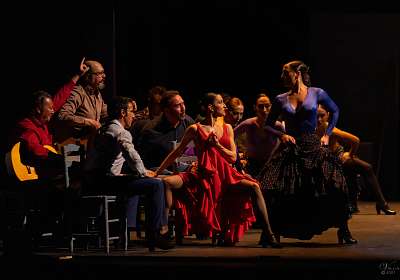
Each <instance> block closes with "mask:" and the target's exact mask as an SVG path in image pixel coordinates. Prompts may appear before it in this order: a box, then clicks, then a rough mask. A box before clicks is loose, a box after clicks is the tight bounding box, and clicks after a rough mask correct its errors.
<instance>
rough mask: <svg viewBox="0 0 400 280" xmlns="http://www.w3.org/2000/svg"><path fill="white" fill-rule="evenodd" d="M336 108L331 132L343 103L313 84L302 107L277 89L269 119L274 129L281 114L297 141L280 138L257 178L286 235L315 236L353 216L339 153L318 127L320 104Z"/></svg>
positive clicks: (277, 229)
mask: <svg viewBox="0 0 400 280" xmlns="http://www.w3.org/2000/svg"><path fill="white" fill-rule="evenodd" d="M319 104H322V105H324V106H325V107H326V108H327V110H328V111H329V112H330V114H331V120H330V123H329V126H328V129H327V134H328V135H330V134H331V133H332V130H333V128H334V127H335V125H336V123H337V120H338V117H339V109H338V107H337V106H336V104H335V103H334V102H333V101H332V99H331V98H330V97H329V96H328V94H327V93H326V92H325V91H324V90H323V89H320V88H315V87H310V88H308V92H307V95H306V97H305V99H304V102H303V103H302V104H298V106H297V108H293V106H292V105H291V104H290V103H289V100H288V93H284V94H280V95H278V96H277V97H276V98H275V99H274V102H273V105H272V108H271V112H270V114H269V116H268V119H267V121H266V125H267V126H268V129H269V130H270V131H271V132H272V133H275V134H276V135H277V136H278V135H280V134H282V132H280V131H277V130H275V129H273V128H272V127H273V124H274V123H275V121H276V120H277V119H278V117H280V119H281V120H283V121H285V128H286V134H288V135H290V136H293V137H294V138H295V139H296V145H294V144H281V146H280V147H279V148H278V149H277V152H276V153H275V154H274V155H273V156H272V157H271V159H270V160H269V161H268V162H267V163H266V164H265V166H264V167H263V169H262V170H261V172H260V174H259V175H258V177H257V179H258V180H259V182H260V184H261V188H262V190H263V192H264V194H265V195H266V199H267V200H268V201H269V206H270V216H271V226H272V228H273V230H274V232H275V233H277V234H280V235H282V236H284V237H291V238H298V239H303V240H307V239H311V238H312V237H313V235H315V234H321V233H322V232H323V231H325V230H327V229H329V228H330V227H340V226H341V225H343V224H344V223H345V222H347V219H348V218H349V208H348V196H347V186H346V183H345V179H344V176H343V171H342V167H341V163H340V161H339V158H338V157H337V156H336V155H334V154H333V153H331V152H330V151H329V149H328V147H321V145H320V137H318V136H317V135H316V133H315V130H316V127H317V109H318V105H319Z"/></svg>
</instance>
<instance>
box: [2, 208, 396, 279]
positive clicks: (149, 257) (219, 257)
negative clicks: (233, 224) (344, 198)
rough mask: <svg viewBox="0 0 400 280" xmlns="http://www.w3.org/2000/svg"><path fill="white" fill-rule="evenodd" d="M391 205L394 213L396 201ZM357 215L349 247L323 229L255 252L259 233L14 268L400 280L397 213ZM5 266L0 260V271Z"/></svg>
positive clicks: (42, 258)
mask: <svg viewBox="0 0 400 280" xmlns="http://www.w3.org/2000/svg"><path fill="white" fill-rule="evenodd" d="M390 206H391V208H392V209H394V210H396V211H397V212H398V213H399V212H400V202H392V203H390ZM359 208H360V213H359V214H355V215H353V218H352V219H351V220H350V229H351V231H352V234H353V237H354V238H356V239H358V241H359V243H358V244H356V245H339V244H338V243H337V237H336V231H337V229H329V230H328V231H326V232H324V233H323V234H322V235H320V236H315V237H314V238H313V239H311V240H309V241H300V240H296V239H289V238H282V239H281V243H282V244H283V246H284V248H283V249H272V248H261V247H260V246H258V245H257V241H258V239H259V236H260V230H258V229H254V230H250V231H249V232H248V233H246V235H245V237H244V238H243V240H242V241H241V242H239V243H238V244H237V245H236V246H235V247H212V246H211V241H210V240H196V239H195V238H194V237H191V238H185V239H184V244H183V245H182V246H177V247H175V248H174V249H171V250H169V251H162V250H159V249H157V251H156V252H153V253H151V252H149V251H148V249H147V248H144V247H143V246H142V245H141V244H140V243H139V244H136V245H132V246H130V247H129V248H128V251H127V252H125V251H123V250H121V249H112V250H111V253H110V255H109V256H106V254H105V253H104V251H103V250H89V251H85V250H82V249H77V250H76V252H75V253H74V254H73V255H71V254H69V253H68V250H67V249H64V250H63V249H57V250H54V249H53V250H44V251H42V252H37V253H35V254H34V255H33V256H32V257H29V258H24V260H22V259H21V260H20V264H22V262H29V264H30V265H28V267H29V268H30V269H31V271H32V272H31V273H36V272H39V271H38V270H37V269H39V268H40V271H46V273H45V274H44V275H47V276H51V277H53V276H55V274H57V275H58V274H59V275H58V276H61V277H62V278H64V279H70V278H75V277H80V276H85V277H84V278H85V279H92V278H93V279H98V278H102V277H104V278H106V276H107V277H114V276H116V277H117V276H118V277H119V276H121V277H122V275H123V274H124V273H128V274H130V273H133V274H135V273H137V274H140V275H142V274H144V275H146V276H156V277H161V278H165V277H166V278H168V279H176V278H185V279H204V278H207V277H208V275H210V274H213V275H216V276H217V275H218V277H229V278H234V279H244V278H248V277H253V276H254V277H266V278H269V279H271V278H270V277H272V276H273V278H275V277H276V278H282V277H284V276H289V275H295V276H297V278H296V279H310V277H311V279H312V278H315V279H319V277H324V279H337V278H338V277H342V278H345V279H347V277H349V276H351V277H356V278H357V279H358V278H360V279H400V214H397V215H393V216H386V215H377V214H376V211H375V204H374V203H373V202H360V203H359ZM10 262H11V261H10V260H9V259H7V258H5V257H3V258H2V261H1V265H2V266H4V267H6V266H9V265H10ZM13 264H16V260H14V261H13ZM21 267H22V266H21ZM23 271H24V270H23ZM23 271H21V272H23ZM27 271H29V270H27ZM25 272H26V271H25ZM54 273H55V274H54ZM260 274H265V275H264V276H262V275H260ZM185 275H186V276H185ZM58 276H57V277H58ZM51 277H50V278H51ZM118 277H117V278H116V279H119V278H118ZM133 277H134V276H133ZM210 277H211V276H210Z"/></svg>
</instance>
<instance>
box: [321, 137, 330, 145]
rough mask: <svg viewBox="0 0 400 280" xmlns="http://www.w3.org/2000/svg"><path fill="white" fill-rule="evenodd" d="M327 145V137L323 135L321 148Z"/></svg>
mask: <svg viewBox="0 0 400 280" xmlns="http://www.w3.org/2000/svg"><path fill="white" fill-rule="evenodd" d="M328 144H329V135H326V134H325V135H324V136H322V137H321V146H328Z"/></svg>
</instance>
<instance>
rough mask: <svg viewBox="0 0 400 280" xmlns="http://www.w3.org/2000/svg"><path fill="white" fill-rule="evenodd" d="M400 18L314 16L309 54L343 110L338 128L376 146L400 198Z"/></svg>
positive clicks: (390, 192) (386, 186)
mask: <svg viewBox="0 0 400 280" xmlns="http://www.w3.org/2000/svg"><path fill="white" fill-rule="evenodd" d="M398 26H400V16H399V15H398V14H382V13H343V12H340V13H339V12H336V13H332V12H330V13H327V12H324V13H314V14H313V15H312V16H310V40H309V44H310V47H309V52H310V54H311V57H310V64H311V65H312V67H313V68H312V70H313V75H312V76H313V78H314V81H315V82H316V83H317V84H319V85H320V86H321V87H324V88H325V89H326V90H327V91H328V93H329V94H330V95H331V96H332V97H333V98H334V100H335V101H336V102H337V104H338V105H339V107H340V109H341V115H340V120H339V123H338V127H340V128H343V129H344V130H348V131H350V132H353V133H354V134H356V135H358V136H359V137H360V138H361V141H366V142H372V144H373V145H372V147H371V148H372V151H371V152H372V154H373V156H374V158H375V161H373V162H372V163H373V164H374V167H375V169H376V171H377V173H378V175H379V178H380V182H381V187H382V189H383V191H384V193H385V194H386V195H387V196H389V197H394V196H395V197H398V196H399V181H398V170H399V149H398V143H399V132H398V130H399V108H400V107H399V97H398V96H399V93H400V92H399V86H400V84H399V78H400V72H399V67H400V66H399V63H400V60H399V54H400V36H399V35H400V32H399V31H398Z"/></svg>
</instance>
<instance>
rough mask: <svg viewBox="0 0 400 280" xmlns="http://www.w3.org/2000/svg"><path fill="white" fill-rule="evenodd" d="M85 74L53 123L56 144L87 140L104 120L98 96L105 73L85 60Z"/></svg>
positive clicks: (100, 96) (94, 64) (100, 100)
mask: <svg viewBox="0 0 400 280" xmlns="http://www.w3.org/2000/svg"><path fill="white" fill-rule="evenodd" d="M85 64H86V65H87V66H88V67H89V71H88V72H87V73H86V74H85V75H84V76H83V77H82V79H81V81H80V83H79V84H78V85H76V86H75V87H74V89H73V90H72V93H71V96H70V97H69V98H68V100H67V101H66V102H65V104H64V105H63V106H62V108H61V109H60V112H59V113H58V116H57V122H56V123H55V124H54V129H55V136H56V141H57V142H58V143H62V142H64V141H65V140H67V139H69V138H71V137H72V138H80V139H87V140H88V141H91V137H92V136H93V135H94V134H95V132H96V131H97V130H98V129H99V128H100V127H101V123H100V122H101V121H102V120H104V119H105V118H106V117H107V105H106V104H105V102H104V100H103V97H102V95H101V90H103V89H104V88H105V79H106V74H105V72H104V68H103V66H102V65H101V63H100V62H97V61H94V60H88V61H86V62H85Z"/></svg>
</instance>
